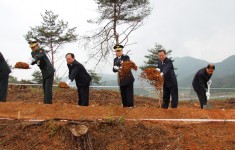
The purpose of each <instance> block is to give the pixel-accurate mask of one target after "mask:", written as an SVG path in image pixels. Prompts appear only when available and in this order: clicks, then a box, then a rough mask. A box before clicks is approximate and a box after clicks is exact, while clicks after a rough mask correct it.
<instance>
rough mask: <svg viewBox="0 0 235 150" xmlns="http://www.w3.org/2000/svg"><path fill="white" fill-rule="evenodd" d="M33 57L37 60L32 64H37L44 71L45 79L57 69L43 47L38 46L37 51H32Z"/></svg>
mask: <svg viewBox="0 0 235 150" xmlns="http://www.w3.org/2000/svg"><path fill="white" fill-rule="evenodd" d="M31 55H32V57H33V58H34V59H35V60H36V61H35V62H33V63H32V64H31V65H34V64H37V65H38V67H39V68H40V70H41V72H42V77H43V79H46V78H47V77H49V76H51V75H54V72H55V69H54V68H53V66H52V64H51V62H50V60H49V59H48V57H47V55H46V53H45V52H44V50H43V49H41V48H38V49H37V50H36V51H32V52H31Z"/></svg>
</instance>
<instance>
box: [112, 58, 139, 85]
mask: <svg viewBox="0 0 235 150" xmlns="http://www.w3.org/2000/svg"><path fill="white" fill-rule="evenodd" d="M121 61H130V57H129V56H128V55H122V56H121V57H120V58H118V57H116V58H114V61H113V66H118V67H121ZM113 72H118V71H117V70H115V69H114V68H113ZM118 78H119V79H118V80H119V85H120V86H126V85H128V84H130V83H133V82H134V81H135V78H134V76H133V74H132V72H131V71H130V73H129V74H128V75H127V76H125V77H121V76H120V75H118Z"/></svg>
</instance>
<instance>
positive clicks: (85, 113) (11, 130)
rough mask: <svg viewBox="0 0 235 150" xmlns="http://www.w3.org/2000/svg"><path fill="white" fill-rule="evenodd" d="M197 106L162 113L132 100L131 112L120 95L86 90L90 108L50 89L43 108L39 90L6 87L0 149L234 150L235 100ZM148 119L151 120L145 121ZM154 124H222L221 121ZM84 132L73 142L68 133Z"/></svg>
mask: <svg viewBox="0 0 235 150" xmlns="http://www.w3.org/2000/svg"><path fill="white" fill-rule="evenodd" d="M209 103H210V104H211V105H212V109H207V110H201V109H199V107H198V101H187V102H186V101H185V102H181V101H180V103H179V108H177V109H171V108H169V109H167V110H165V109H161V108H159V102H158V100H157V99H152V98H146V97H138V96H136V97H135V108H134V109H129V108H122V106H121V98H120V93H119V92H113V91H107V90H94V89H91V91H90V106H89V107H79V108H78V107H77V92H76V91H75V90H71V89H58V88H54V89H53V104H52V105H45V104H43V94H42V89H41V88H32V87H28V86H10V87H9V94H8V97H7V102H6V103H0V118H2V119H1V120H0V149H53V150H55V149H91V148H93V149H95V150H96V149H98V150H105V149H109V150H113V149H114V150H116V149H117V150H129V149H133V150H136V149H137V150H139V149H146V150H149V149H231V150H233V149H235V122H228V121H227V120H229V119H230V120H235V99H227V100H213V101H212V100H211V101H210V102H209ZM143 119H149V120H143ZM154 119H220V120H224V121H222V122H182V121H156V120H154ZM81 125H86V126H87V127H88V132H87V134H85V135H84V136H80V137H76V136H74V135H73V134H72V132H71V129H78V128H80V126H81Z"/></svg>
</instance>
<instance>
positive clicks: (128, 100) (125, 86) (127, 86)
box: [113, 45, 135, 108]
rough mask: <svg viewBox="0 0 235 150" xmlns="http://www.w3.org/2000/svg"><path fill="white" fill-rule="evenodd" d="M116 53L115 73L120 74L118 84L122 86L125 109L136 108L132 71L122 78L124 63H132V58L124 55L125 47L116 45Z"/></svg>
mask: <svg viewBox="0 0 235 150" xmlns="http://www.w3.org/2000/svg"><path fill="white" fill-rule="evenodd" d="M113 48H114V49H115V51H116V56H117V57H116V58H115V59H114V62H113V72H118V84H119V86H120V91H121V97H122V104H123V107H130V108H133V107H134V99H133V97H134V89H133V83H134V81H135V79H134V77H133V75H132V72H131V71H130V72H129V74H128V75H127V76H120V69H121V67H122V63H123V62H124V61H130V57H129V56H128V55H123V54H122V53H123V48H124V47H123V46H122V45H116V46H114V47H113Z"/></svg>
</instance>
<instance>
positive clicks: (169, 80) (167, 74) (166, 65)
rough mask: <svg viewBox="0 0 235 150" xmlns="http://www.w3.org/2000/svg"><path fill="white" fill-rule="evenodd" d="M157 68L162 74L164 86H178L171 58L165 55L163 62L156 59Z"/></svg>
mask: <svg viewBox="0 0 235 150" xmlns="http://www.w3.org/2000/svg"><path fill="white" fill-rule="evenodd" d="M158 68H159V69H160V70H161V72H162V73H163V74H164V86H166V87H172V86H178V85H177V79H176V75H175V71H174V66H173V63H172V60H171V59H169V58H167V57H166V59H165V60H164V61H163V64H162V61H161V60H158Z"/></svg>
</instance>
